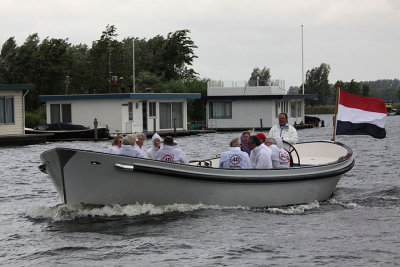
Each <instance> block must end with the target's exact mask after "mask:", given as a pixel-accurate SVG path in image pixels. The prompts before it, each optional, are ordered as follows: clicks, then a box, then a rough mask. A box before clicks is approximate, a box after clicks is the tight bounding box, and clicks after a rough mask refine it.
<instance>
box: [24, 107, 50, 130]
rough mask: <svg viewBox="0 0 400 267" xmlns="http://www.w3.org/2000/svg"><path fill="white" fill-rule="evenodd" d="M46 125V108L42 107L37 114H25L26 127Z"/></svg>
mask: <svg viewBox="0 0 400 267" xmlns="http://www.w3.org/2000/svg"><path fill="white" fill-rule="evenodd" d="M45 123H46V106H41V107H40V108H38V109H37V110H36V111H35V112H26V113H25V127H27V128H34V127H35V126H36V125H41V124H45Z"/></svg>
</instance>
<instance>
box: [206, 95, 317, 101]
mask: <svg viewBox="0 0 400 267" xmlns="http://www.w3.org/2000/svg"><path fill="white" fill-rule="evenodd" d="M317 98H318V97H317V94H304V95H216V96H203V97H202V99H204V100H253V99H256V100H259V99H269V100H273V99H280V100H290V99H317Z"/></svg>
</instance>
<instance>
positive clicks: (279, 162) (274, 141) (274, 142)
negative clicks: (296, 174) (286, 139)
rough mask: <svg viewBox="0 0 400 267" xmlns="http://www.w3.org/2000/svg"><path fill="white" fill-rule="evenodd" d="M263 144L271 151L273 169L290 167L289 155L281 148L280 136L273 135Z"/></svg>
mask: <svg viewBox="0 0 400 267" xmlns="http://www.w3.org/2000/svg"><path fill="white" fill-rule="evenodd" d="M265 145H266V146H268V147H269V148H270V149H271V151H272V157H271V158H272V166H273V167H274V169H284V168H289V167H290V155H289V153H288V152H287V151H286V150H285V149H283V143H282V138H280V137H274V138H271V137H269V138H267V139H266V140H265Z"/></svg>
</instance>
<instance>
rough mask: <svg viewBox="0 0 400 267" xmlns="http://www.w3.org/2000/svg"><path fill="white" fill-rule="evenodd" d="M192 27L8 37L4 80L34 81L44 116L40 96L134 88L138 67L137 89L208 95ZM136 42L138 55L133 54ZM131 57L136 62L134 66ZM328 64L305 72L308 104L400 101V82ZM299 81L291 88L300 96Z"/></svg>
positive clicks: (253, 77)
mask: <svg viewBox="0 0 400 267" xmlns="http://www.w3.org/2000/svg"><path fill="white" fill-rule="evenodd" d="M189 33H190V31H189V30H186V29H184V30H177V31H175V32H170V33H168V35H167V36H166V37H164V36H161V35H157V36H155V37H153V38H150V39H145V38H142V39H140V38H138V37H127V38H124V39H123V40H122V41H118V40H116V37H117V33H116V27H115V26H110V25H107V27H106V29H105V30H104V31H103V32H102V33H101V35H100V38H99V39H98V40H96V41H93V42H92V44H91V47H89V46H88V45H86V44H78V45H74V44H71V43H69V41H68V38H66V39H54V38H49V37H47V38H45V39H44V40H40V38H39V36H38V34H37V33H35V34H32V35H30V36H28V37H27V39H26V40H25V42H24V43H23V44H22V45H20V46H18V45H17V43H16V41H15V38H14V37H10V38H9V39H8V40H7V41H6V42H5V43H4V44H3V45H2V47H1V53H0V83H2V84H24V83H30V84H35V89H33V90H30V92H29V93H28V94H27V96H26V110H27V111H28V112H31V113H32V114H41V116H43V115H42V114H44V113H43V109H40V107H41V106H42V104H43V103H41V102H40V101H39V98H38V96H39V95H59V94H96V93H109V92H110V91H112V90H118V91H121V92H131V91H132V89H133V77H134V76H133V69H135V92H155V93H160V92H163V93H168V92H173V93H201V94H202V95H206V93H207V79H205V78H200V77H199V74H198V73H197V72H196V71H195V70H194V69H193V68H192V63H193V60H194V59H195V58H197V56H196V55H195V49H196V48H197V46H196V45H195V44H194V42H193V41H192V40H191V38H190V37H189ZM133 44H134V55H133V52H132V51H133ZM133 56H134V58H135V65H133ZM329 72H330V66H329V65H328V64H326V63H322V64H321V65H320V66H319V67H315V68H313V69H311V70H308V71H307V74H306V80H305V83H304V88H305V93H307V94H316V95H317V97H318V99H314V100H307V103H306V104H307V106H311V107H312V106H325V105H333V104H334V102H335V88H336V85H340V86H341V88H343V89H345V90H347V91H349V92H350V93H354V94H359V95H364V96H374V97H380V98H382V99H383V100H385V101H394V102H396V101H398V97H399V96H400V92H399V91H400V90H399V87H400V82H399V80H398V79H394V80H378V81H369V82H356V81H354V80H352V81H350V82H343V81H337V82H336V83H335V84H331V83H329V79H328V78H329ZM249 73H251V74H250V80H249V83H251V82H253V83H255V84H256V83H257V80H258V79H262V80H269V79H270V77H271V75H270V69H269V68H267V67H264V68H262V69H259V68H254V69H253V71H252V72H249ZM300 88H301V85H300V86H298V87H291V88H289V92H288V93H290V94H298V93H299V91H300ZM205 107H206V105H205V101H204V100H201V99H196V100H193V99H191V100H189V101H188V120H189V121H190V120H196V121H202V120H205V114H206V112H205Z"/></svg>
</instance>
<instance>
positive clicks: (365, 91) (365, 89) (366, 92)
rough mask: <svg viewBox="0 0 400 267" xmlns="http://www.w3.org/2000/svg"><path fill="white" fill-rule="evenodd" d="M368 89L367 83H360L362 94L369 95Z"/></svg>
mask: <svg viewBox="0 0 400 267" xmlns="http://www.w3.org/2000/svg"><path fill="white" fill-rule="evenodd" d="M369 91H370V89H369V85H368V84H366V83H363V84H362V89H361V95H362V96H369Z"/></svg>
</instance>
